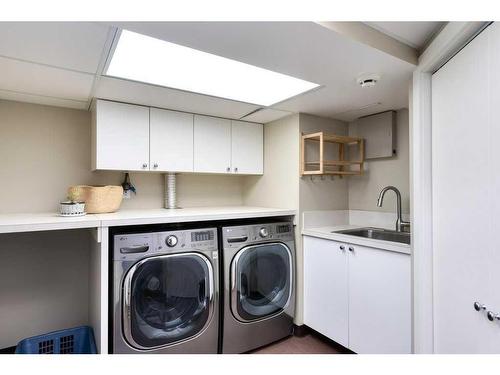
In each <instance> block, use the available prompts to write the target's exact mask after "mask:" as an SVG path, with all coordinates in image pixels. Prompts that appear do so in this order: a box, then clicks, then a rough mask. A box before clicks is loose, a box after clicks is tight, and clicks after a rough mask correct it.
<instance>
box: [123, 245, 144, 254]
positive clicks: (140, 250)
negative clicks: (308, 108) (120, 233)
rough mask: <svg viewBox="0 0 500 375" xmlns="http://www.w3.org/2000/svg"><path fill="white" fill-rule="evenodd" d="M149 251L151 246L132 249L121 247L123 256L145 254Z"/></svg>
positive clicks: (133, 247)
mask: <svg viewBox="0 0 500 375" xmlns="http://www.w3.org/2000/svg"><path fill="white" fill-rule="evenodd" d="M148 250H149V246H147V245H146V246H132V247H120V253H122V254H133V253H145V252H146V251H148Z"/></svg>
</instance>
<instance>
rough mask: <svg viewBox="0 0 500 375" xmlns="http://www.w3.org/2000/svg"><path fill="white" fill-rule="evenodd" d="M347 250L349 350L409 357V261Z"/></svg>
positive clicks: (403, 257) (397, 255) (387, 253)
mask: <svg viewBox="0 0 500 375" xmlns="http://www.w3.org/2000/svg"><path fill="white" fill-rule="evenodd" d="M348 246H349V249H348V253H349V348H350V349H351V350H353V351H354V352H356V353H360V354H365V353H386V354H392V353H411V287H410V284H411V260H410V259H411V257H410V256H409V255H407V254H400V253H395V252H390V251H386V250H379V249H374V248H369V247H363V246H358V245H348Z"/></svg>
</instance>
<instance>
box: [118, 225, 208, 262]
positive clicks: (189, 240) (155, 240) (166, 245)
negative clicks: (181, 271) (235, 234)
mask: <svg viewBox="0 0 500 375" xmlns="http://www.w3.org/2000/svg"><path fill="white" fill-rule="evenodd" d="M113 246H114V251H113V259H114V260H136V259H141V258H145V257H148V256H151V255H157V254H161V253H165V254H167V253H171V252H181V251H193V250H199V251H215V252H217V249H218V246H217V228H207V229H190V230H177V231H169V232H155V233H136V234H117V235H115V236H114V238H113Z"/></svg>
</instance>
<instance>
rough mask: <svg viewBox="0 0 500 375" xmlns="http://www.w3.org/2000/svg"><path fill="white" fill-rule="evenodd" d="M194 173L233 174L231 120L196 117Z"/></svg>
mask: <svg viewBox="0 0 500 375" xmlns="http://www.w3.org/2000/svg"><path fill="white" fill-rule="evenodd" d="M194 171H195V172H202V173H229V172H231V120H226V119H221V118H216V117H208V116H198V115H195V116H194Z"/></svg>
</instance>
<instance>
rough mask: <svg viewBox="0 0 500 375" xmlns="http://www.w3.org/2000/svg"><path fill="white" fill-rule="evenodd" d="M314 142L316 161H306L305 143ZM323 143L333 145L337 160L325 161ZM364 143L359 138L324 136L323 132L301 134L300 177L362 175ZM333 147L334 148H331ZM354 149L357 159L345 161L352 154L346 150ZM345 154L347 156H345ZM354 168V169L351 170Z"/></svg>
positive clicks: (334, 135)
mask: <svg viewBox="0 0 500 375" xmlns="http://www.w3.org/2000/svg"><path fill="white" fill-rule="evenodd" d="M308 142H314V143H315V147H318V149H317V150H316V151H317V152H315V155H316V154H317V159H319V160H313V161H308V159H307V155H306V152H307V146H306V145H307V143H308ZM325 143H329V144H335V145H336V147H337V150H335V151H334V152H335V153H336V154H337V156H338V159H337V158H336V159H335V160H332V159H325V148H326V147H325ZM364 143H365V141H364V139H363V138H359V137H348V136H345V135H336V134H325V133H323V132H318V133H312V134H303V135H302V139H301V145H300V175H301V176H325V175H327V176H340V177H341V178H342V177H343V176H355V175H362V174H363V166H364V161H365V160H364V158H365V155H364V152H365V150H364V149H365V144H364ZM333 147H335V146H333ZM351 147H352V148H356V149H357V150H356V151H357V158H356V159H355V160H346V156H347V157H349V156H350V155H351V154H352V152H350V149H348V150H347V148H351ZM346 154H347V155H346ZM353 166H354V169H353V168H352V167H353Z"/></svg>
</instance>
